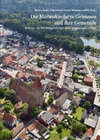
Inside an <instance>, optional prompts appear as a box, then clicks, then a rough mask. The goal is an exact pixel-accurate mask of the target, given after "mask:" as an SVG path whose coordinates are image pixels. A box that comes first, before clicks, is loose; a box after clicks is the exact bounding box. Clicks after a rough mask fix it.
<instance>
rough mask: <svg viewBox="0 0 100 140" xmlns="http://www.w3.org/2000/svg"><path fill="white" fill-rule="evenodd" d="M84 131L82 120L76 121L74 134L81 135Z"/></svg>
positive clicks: (73, 126) (73, 127) (73, 125)
mask: <svg viewBox="0 0 100 140" xmlns="http://www.w3.org/2000/svg"><path fill="white" fill-rule="evenodd" d="M81 133H82V124H81V123H80V122H75V123H73V124H72V134H76V135H79V134H81Z"/></svg>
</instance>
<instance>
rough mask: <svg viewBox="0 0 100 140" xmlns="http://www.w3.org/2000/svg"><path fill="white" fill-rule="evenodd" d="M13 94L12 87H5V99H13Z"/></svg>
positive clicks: (14, 93)
mask: <svg viewBox="0 0 100 140" xmlns="http://www.w3.org/2000/svg"><path fill="white" fill-rule="evenodd" d="M15 95H16V92H15V91H14V90H13V89H11V90H9V89H7V90H6V91H5V93H4V96H5V97H6V98H7V99H11V100H13V98H14V97H15Z"/></svg>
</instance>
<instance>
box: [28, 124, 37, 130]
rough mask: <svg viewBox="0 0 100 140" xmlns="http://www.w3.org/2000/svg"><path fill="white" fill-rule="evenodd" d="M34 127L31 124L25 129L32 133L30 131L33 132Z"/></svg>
mask: <svg viewBox="0 0 100 140" xmlns="http://www.w3.org/2000/svg"><path fill="white" fill-rule="evenodd" d="M35 128H36V127H35V125H34V124H33V123H32V124H30V125H29V126H28V127H27V129H28V130H29V131H32V130H34V129H35Z"/></svg>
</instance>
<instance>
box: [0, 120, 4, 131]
mask: <svg viewBox="0 0 100 140" xmlns="http://www.w3.org/2000/svg"><path fill="white" fill-rule="evenodd" d="M3 129H4V124H3V121H0V131H1V130H3Z"/></svg>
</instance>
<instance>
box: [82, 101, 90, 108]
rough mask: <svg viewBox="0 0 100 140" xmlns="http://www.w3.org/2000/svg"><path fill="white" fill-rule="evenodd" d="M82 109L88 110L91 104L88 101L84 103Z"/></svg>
mask: <svg viewBox="0 0 100 140" xmlns="http://www.w3.org/2000/svg"><path fill="white" fill-rule="evenodd" d="M83 108H85V109H87V110H89V109H90V108H91V103H90V102H89V101H87V102H85V103H84V105H83Z"/></svg>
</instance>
